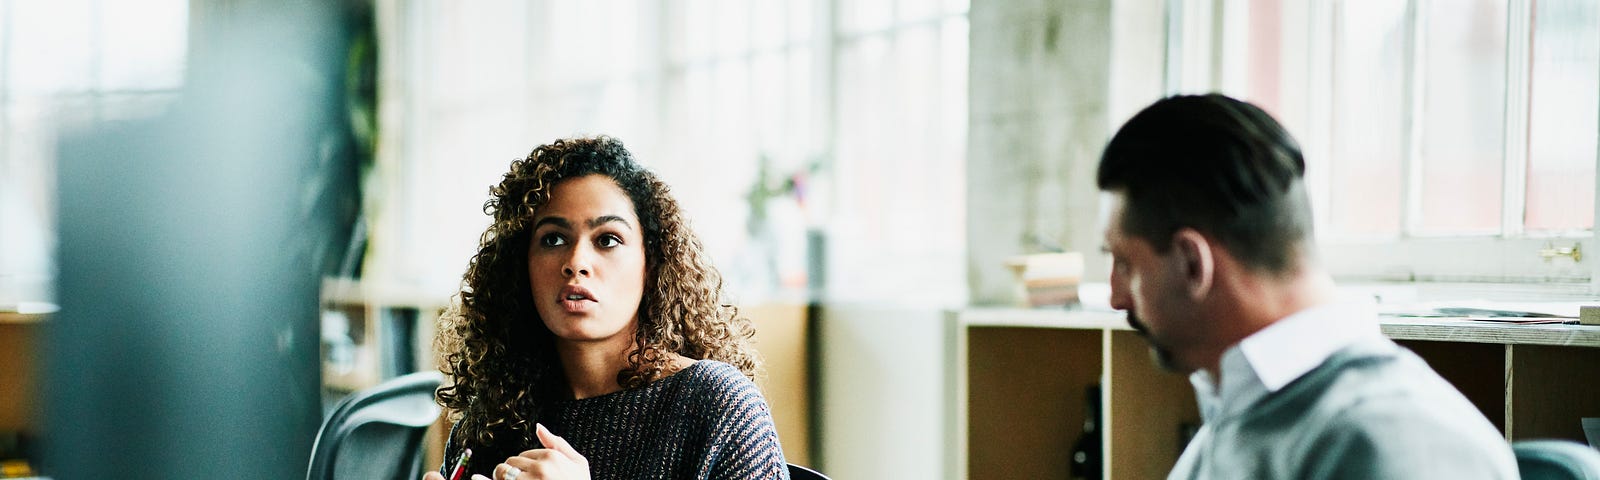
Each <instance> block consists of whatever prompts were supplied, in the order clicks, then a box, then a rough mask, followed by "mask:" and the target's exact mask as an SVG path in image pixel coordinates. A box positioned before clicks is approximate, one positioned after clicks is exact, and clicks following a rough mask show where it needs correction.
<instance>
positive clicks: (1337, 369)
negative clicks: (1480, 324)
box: [1280, 339, 1515, 478]
mask: <svg viewBox="0 0 1600 480" xmlns="http://www.w3.org/2000/svg"><path fill="white" fill-rule="evenodd" d="M1307 377H1308V378H1305V379H1303V380H1308V382H1307V383H1306V384H1305V385H1300V386H1299V387H1300V389H1299V390H1298V391H1296V390H1295V389H1294V388H1286V389H1285V390H1284V391H1283V392H1280V393H1283V394H1298V395H1301V396H1303V398H1300V399H1298V403H1300V405H1298V406H1296V407H1295V408H1298V409H1302V410H1301V411H1302V413H1301V414H1300V417H1299V418H1298V419H1297V421H1295V422H1294V423H1297V424H1298V426H1299V431H1300V432H1301V435H1302V438H1301V439H1299V441H1296V442H1293V444H1294V445H1297V446H1298V448H1299V449H1303V452H1302V453H1304V454H1305V457H1306V458H1307V459H1308V460H1311V461H1310V462H1309V465H1312V466H1315V465H1318V462H1316V461H1315V460H1312V459H1313V458H1315V457H1322V456H1327V455H1331V456H1332V457H1336V458H1342V459H1344V461H1346V462H1349V461H1352V460H1357V461H1356V465H1365V466H1366V467H1370V468H1373V469H1375V470H1371V471H1370V472H1373V473H1383V472H1387V473H1397V472H1412V473H1415V472H1427V471H1455V470H1453V468H1454V467H1451V465H1472V466H1475V468H1478V467H1481V468H1484V469H1487V470H1485V471H1487V472H1494V471H1503V470H1504V469H1505V468H1507V466H1510V468H1512V471H1513V472H1514V471H1515V467H1514V465H1515V463H1514V459H1513V458H1512V456H1511V453H1510V447H1509V445H1508V444H1507V443H1506V441H1505V439H1504V437H1503V436H1502V435H1501V434H1500V432H1499V431H1498V430H1497V429H1496V428H1495V427H1494V425H1493V424H1491V423H1490V422H1489V420H1488V419H1487V418H1485V417H1484V415H1483V413H1482V412H1480V411H1479V410H1478V409H1477V407H1475V406H1473V405H1472V403H1471V402H1470V401H1468V400H1467V398H1466V397H1465V396H1463V395H1462V394H1461V393H1460V392H1459V391H1458V390H1456V389H1455V387H1454V386H1452V385H1450V383H1449V382H1447V381H1445V380H1444V379H1443V378H1442V377H1440V376H1439V375H1438V374H1437V373H1435V372H1434V371H1433V369H1432V368H1430V367H1428V365H1427V363H1426V362H1424V361H1423V360H1422V359H1421V358H1419V357H1417V356H1416V355H1415V354H1413V353H1411V352H1410V351H1409V350H1406V349H1405V348H1403V347H1400V346H1398V345H1395V344H1394V343H1393V342H1390V341H1388V340H1387V339H1383V340H1382V341H1381V342H1362V343H1360V344H1357V345H1353V346H1351V347H1350V348H1346V349H1344V350H1341V351H1340V352H1338V353H1336V354H1335V355H1333V356H1332V357H1329V359H1328V361H1327V362H1325V363H1324V364H1323V365H1322V366H1319V367H1318V369H1317V370H1314V371H1313V373H1311V374H1308V375H1307ZM1288 403H1295V402H1288ZM1286 411H1287V410H1285V412H1286ZM1358 459H1359V460H1358ZM1326 466H1328V467H1329V468H1339V469H1346V468H1353V467H1351V466H1350V465H1343V466H1341V465H1333V464H1329V465H1326ZM1417 478H1438V477H1417Z"/></svg>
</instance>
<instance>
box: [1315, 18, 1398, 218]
mask: <svg viewBox="0 0 1600 480" xmlns="http://www.w3.org/2000/svg"><path fill="white" fill-rule="evenodd" d="M1336 15H1337V17H1336V19H1335V26H1334V46H1333V72H1334V73H1333V75H1334V79H1333V101H1332V105H1333V118H1332V122H1331V124H1332V125H1331V128H1332V132H1331V137H1332V138H1331V139H1330V140H1331V141H1330V142H1329V145H1330V147H1329V153H1330V154H1331V155H1332V158H1331V159H1330V160H1331V161H1330V162H1329V183H1330V185H1329V186H1330V187H1331V188H1330V190H1331V191H1332V192H1333V195H1332V196H1331V198H1330V202H1329V208H1328V219H1329V223H1330V226H1331V227H1332V230H1333V231H1334V232H1335V233H1336V234H1345V235H1374V234H1377V235H1393V234H1398V233H1399V232H1400V167H1401V164H1402V161H1401V160H1402V158H1403V156H1404V143H1403V142H1402V140H1403V139H1404V138H1405V137H1404V135H1405V134H1404V124H1403V123H1402V121H1401V120H1402V119H1403V118H1404V112H1405V105H1406V103H1405V101H1404V98H1405V97H1404V92H1405V89H1404V86H1405V83H1404V82H1405V78H1406V76H1405V67H1406V65H1405V60H1406V56H1405V51H1406V50H1407V47H1408V46H1409V45H1410V42H1409V41H1407V37H1408V36H1409V35H1410V29H1409V28H1407V26H1406V18H1405V16H1406V15H1405V4H1404V3H1403V2H1391V1H1388V0H1377V1H1346V2H1341V3H1340V4H1339V6H1338V8H1337V10H1336Z"/></svg>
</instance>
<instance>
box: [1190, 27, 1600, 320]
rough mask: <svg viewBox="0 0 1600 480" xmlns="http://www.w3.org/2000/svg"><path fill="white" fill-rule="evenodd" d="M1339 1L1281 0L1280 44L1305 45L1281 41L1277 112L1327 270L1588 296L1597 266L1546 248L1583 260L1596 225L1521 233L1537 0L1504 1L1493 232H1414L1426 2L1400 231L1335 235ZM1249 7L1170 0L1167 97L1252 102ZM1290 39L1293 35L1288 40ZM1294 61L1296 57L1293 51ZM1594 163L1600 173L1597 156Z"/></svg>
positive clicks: (1413, 79) (1599, 279) (1412, 51)
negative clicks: (1243, 37) (1300, 164)
mask: <svg viewBox="0 0 1600 480" xmlns="http://www.w3.org/2000/svg"><path fill="white" fill-rule="evenodd" d="M1337 1H1339V0H1311V1H1308V2H1293V1H1283V2H1281V7H1280V8H1281V10H1282V11H1281V15H1282V16H1281V21H1282V24H1283V25H1295V24H1299V25H1301V26H1303V28H1298V29H1294V28H1284V29H1283V32H1284V35H1285V36H1286V38H1285V41H1284V44H1285V45H1293V46H1303V47H1304V48H1303V49H1300V50H1296V49H1295V48H1294V47H1292V46H1286V47H1284V49H1283V53H1282V55H1283V57H1282V58H1281V60H1282V66H1281V69H1282V70H1284V72H1283V74H1284V78H1285V79H1284V80H1283V81H1281V83H1282V84H1283V85H1281V88H1282V90H1283V95H1282V98H1283V99H1284V101H1283V103H1284V105H1283V106H1282V108H1280V112H1278V114H1279V116H1280V118H1279V119H1280V121H1283V122H1284V123H1285V125H1286V126H1287V127H1288V128H1289V130H1290V131H1291V132H1294V134H1295V136H1296V137H1297V139H1298V140H1299V141H1300V142H1301V147H1302V149H1303V152H1304V153H1305V156H1306V158H1307V159H1308V162H1307V172H1306V179H1307V183H1308V190H1309V191H1310V192H1311V196H1312V204H1313V206H1314V207H1313V208H1314V215H1315V219H1316V221H1315V225H1316V229H1317V231H1318V235H1317V239H1318V244H1319V253H1320V260H1321V262H1322V264H1323V265H1324V267H1325V268H1327V269H1328V270H1329V271H1330V272H1331V273H1332V274H1334V275H1335V277H1337V278H1339V279H1340V280H1344V281H1352V280H1353V281H1409V282H1492V283H1555V284H1561V285H1562V287H1561V288H1568V287H1571V286H1574V285H1583V284H1587V285H1588V290H1589V291H1590V292H1591V293H1594V292H1600V274H1597V273H1600V261H1596V260H1593V259H1588V258H1584V259H1582V260H1579V261H1574V260H1573V259H1571V258H1570V257H1566V256H1559V255H1552V254H1554V253H1558V252H1559V251H1560V250H1561V249H1570V248H1576V249H1577V250H1578V251H1579V252H1580V255H1581V256H1589V255H1592V254H1593V253H1594V252H1597V250H1595V249H1596V248H1597V247H1600V243H1597V239H1596V236H1595V234H1594V229H1593V228H1590V229H1583V230H1566V231H1527V230H1526V229H1525V228H1524V221H1525V215H1526V202H1527V197H1526V193H1527V190H1526V181H1527V176H1526V175H1527V168H1528V167H1529V159H1528V152H1529V149H1528V146H1529V144H1528V124H1529V121H1530V118H1531V117H1530V108H1531V105H1530V101H1529V99H1530V89H1529V84H1530V82H1531V80H1532V79H1531V68H1530V67H1531V62H1532V58H1531V55H1530V53H1529V52H1530V51H1531V50H1530V47H1531V44H1532V42H1533V41H1534V38H1535V37H1534V35H1536V33H1535V32H1534V31H1533V30H1532V26H1533V21H1534V18H1533V15H1532V2H1533V0H1506V5H1507V38H1506V42H1507V43H1506V49H1507V56H1506V62H1505V75H1506V91H1507V94H1506V95H1507V97H1506V108H1505V121H1504V122H1503V126H1502V128H1503V132H1504V135H1505V144H1504V147H1503V152H1502V155H1501V166H1502V182H1503V183H1502V185H1503V186H1502V192H1501V202H1500V203H1501V207H1502V213H1501V218H1500V222H1499V228H1498V230H1499V231H1498V232H1497V233H1493V234H1473V235H1463V234H1432V233H1424V232H1420V231H1419V225H1418V224H1419V223H1420V222H1419V218H1420V205H1421V198H1422V194H1421V185H1422V182H1421V180H1422V179H1421V166H1422V161H1421V155H1420V148H1419V144H1420V140H1419V139H1420V132H1421V129H1422V128H1425V126H1423V125H1421V121H1422V119H1421V118H1420V116H1421V115H1420V109H1421V102H1419V101H1417V100H1418V98H1419V96H1418V93H1417V92H1418V91H1419V90H1420V89H1421V88H1422V83H1421V82H1422V75H1421V74H1418V73H1416V72H1420V71H1424V69H1425V68H1426V63H1425V62H1426V61H1427V60H1426V56H1425V55H1423V54H1422V53H1423V52H1422V51H1421V49H1422V48H1423V42H1422V40H1423V39H1422V38H1421V35H1423V34H1424V29H1423V28H1422V27H1423V22H1425V21H1426V19H1425V18H1422V16H1421V15H1419V13H1418V12H1420V11H1422V7H1424V6H1425V3H1426V2H1429V1H1430V0H1410V1H1408V2H1407V7H1406V9H1407V12H1406V21H1407V22H1409V25H1410V30H1411V36H1412V37H1411V41H1410V42H1409V45H1408V47H1409V51H1408V52H1407V54H1408V56H1409V57H1410V59H1409V60H1408V62H1407V63H1408V66H1407V75H1406V78H1405V79H1404V83H1405V84H1406V85H1407V87H1406V91H1405V92H1404V95H1405V97H1406V99H1407V101H1406V105H1407V106H1406V107H1405V111H1406V112H1407V113H1406V117H1407V118H1404V119H1402V122H1403V124H1404V125H1406V132H1405V133H1404V134H1403V135H1402V137H1403V138H1406V139H1408V140H1407V141H1406V143H1405V145H1404V151H1405V152H1406V153H1405V154H1404V155H1403V157H1402V158H1403V160H1402V162H1403V164H1402V165H1401V172H1402V174H1401V175H1402V178H1401V181H1400V184H1401V192H1400V194H1401V202H1402V206H1401V212H1400V217H1401V226H1400V232H1399V233H1398V234H1396V235H1382V236H1356V235H1348V234H1346V235H1340V234H1337V233H1333V232H1331V225H1330V222H1329V218H1328V217H1329V215H1328V206H1329V205H1330V199H1331V198H1333V196H1336V195H1341V194H1345V193H1347V192H1332V191H1330V190H1331V187H1330V186H1329V177H1330V172H1329V168H1328V166H1327V162H1326V161H1319V160H1321V159H1328V158H1330V157H1331V151H1332V149H1331V145H1330V143H1329V140H1328V139H1329V138H1331V121H1330V118H1331V116H1332V112H1333V99H1332V88H1331V86H1332V85H1331V82H1332V80H1331V79H1332V78H1333V73H1334V71H1333V68H1334V66H1333V44H1334V42H1335V38H1334V35H1335V33H1334V32H1335V29H1334V19H1335V17H1336V16H1335V15H1334V13H1335V12H1334V9H1335V7H1336V2H1337ZM1249 8H1250V2H1249V1H1248V0H1205V1H1199V2H1184V1H1182V0H1169V1H1168V2H1167V35H1168V42H1167V45H1168V52H1167V59H1166V64H1165V65H1166V68H1167V72H1166V76H1165V78H1166V80H1167V81H1166V85H1165V91H1166V94H1167V95H1173V94H1179V93H1191V92H1192V93H1198V92H1209V91H1220V92H1222V93H1224V94H1228V95H1230V96H1234V97H1238V98H1246V99H1248V98H1249V96H1248V89H1247V85H1245V84H1244V83H1245V82H1244V80H1243V79H1242V77H1243V75H1238V74H1237V71H1238V70H1239V69H1241V68H1245V66H1246V65H1247V64H1248V62H1247V61H1246V60H1247V59H1248V58H1247V55H1248V54H1249V52H1248V51H1247V50H1246V49H1245V48H1244V46H1242V45H1241V44H1240V42H1238V41H1237V40H1232V39H1233V38H1237V36H1238V35H1239V33H1237V32H1241V31H1248V30H1247V29H1248V28H1249V25H1248V15H1249V13H1250V11H1249ZM1290 35H1296V36H1299V38H1287V37H1288V36H1290ZM1230 37H1232V38H1230ZM1230 40H1232V41H1230ZM1297 56H1298V57H1300V58H1295V57H1297ZM1197 69H1198V70H1203V72H1202V73H1200V74H1196V73H1195V72H1194V70H1197ZM1597 134H1600V132H1597ZM1594 160H1595V162H1596V165H1597V171H1600V152H1597V154H1596V156H1595V159H1594ZM1593 180H1594V182H1595V184H1596V187H1597V188H1596V190H1597V191H1600V174H1597V175H1596V178H1595V179H1593ZM1596 199H1597V200H1596V204H1597V206H1596V210H1595V212H1596V218H1595V223H1594V225H1600V194H1597V195H1596ZM1463 259H1470V261H1463Z"/></svg>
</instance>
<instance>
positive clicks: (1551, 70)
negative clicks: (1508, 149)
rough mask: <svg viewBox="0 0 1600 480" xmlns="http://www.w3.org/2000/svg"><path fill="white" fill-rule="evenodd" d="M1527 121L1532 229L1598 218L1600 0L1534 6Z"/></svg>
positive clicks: (1589, 223) (1547, 0)
mask: <svg viewBox="0 0 1600 480" xmlns="http://www.w3.org/2000/svg"><path fill="white" fill-rule="evenodd" d="M1534 15H1535V17H1534V20H1533V22H1534V23H1533V50H1532V53H1533V71H1532V72H1533V73H1532V76H1533V78H1532V85H1531V89H1530V94H1531V97H1530V99H1529V102H1530V108H1531V118H1529V121H1528V196H1527V198H1528V209H1527V217H1526V224H1525V225H1526V227H1527V229H1528V230H1565V229H1586V228H1592V227H1593V226H1594V185H1595V179H1594V175H1595V171H1594V163H1595V149H1596V145H1595V132H1596V131H1600V125H1597V123H1600V122H1597V120H1596V118H1597V117H1600V4H1596V3H1595V2H1593V1H1592V0H1541V1H1540V2H1539V8H1536V9H1534Z"/></svg>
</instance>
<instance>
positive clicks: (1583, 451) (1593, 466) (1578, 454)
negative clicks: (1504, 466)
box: [1511, 440, 1600, 480]
mask: <svg viewBox="0 0 1600 480" xmlns="http://www.w3.org/2000/svg"><path fill="white" fill-rule="evenodd" d="M1511 451H1512V452H1514V453H1515V454H1516V456H1517V469H1518V470H1521V471H1522V478H1525V479H1531V480H1540V479H1552V480H1600V451H1595V449H1593V448H1589V446H1588V445H1584V444H1581V443H1577V442H1571V441H1567V440H1524V441H1520V442H1515V443H1512V444H1511Z"/></svg>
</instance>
